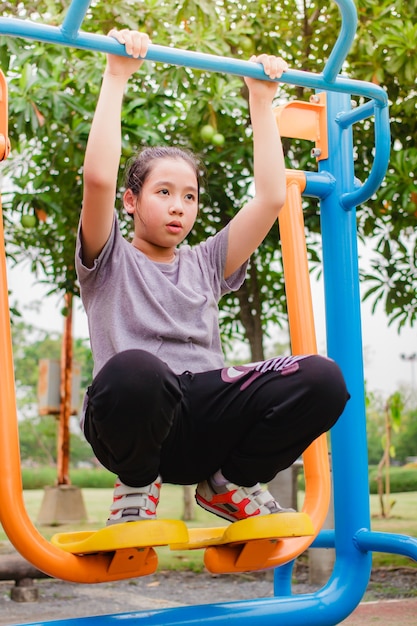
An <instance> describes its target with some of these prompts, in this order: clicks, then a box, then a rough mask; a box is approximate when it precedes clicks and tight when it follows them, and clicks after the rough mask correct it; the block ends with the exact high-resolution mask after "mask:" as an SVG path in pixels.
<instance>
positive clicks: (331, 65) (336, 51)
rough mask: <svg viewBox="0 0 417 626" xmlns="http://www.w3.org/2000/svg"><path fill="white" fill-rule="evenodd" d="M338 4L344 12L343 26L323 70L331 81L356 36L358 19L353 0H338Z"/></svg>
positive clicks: (338, 70) (342, 12) (324, 75)
mask: <svg viewBox="0 0 417 626" xmlns="http://www.w3.org/2000/svg"><path fill="white" fill-rule="evenodd" d="M336 4H337V5H338V7H339V10H340V12H341V14H342V26H341V29H340V33H339V36H338V38H337V41H336V43H335V46H334V48H333V50H332V51H331V53H330V56H329V58H328V60H327V63H326V65H325V68H324V70H323V77H324V79H325V80H326V81H329V82H333V81H334V80H335V79H336V76H337V75H338V74H339V72H340V70H341V69H342V65H343V62H344V61H345V59H346V57H347V55H348V52H349V50H350V48H351V46H352V43H353V40H354V38H355V34H356V28H357V21H358V20H357V14H356V7H355V4H354V3H353V2H352V1H351V0H336Z"/></svg>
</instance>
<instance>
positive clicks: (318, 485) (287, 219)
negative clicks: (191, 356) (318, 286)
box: [279, 170, 330, 563]
mask: <svg viewBox="0 0 417 626" xmlns="http://www.w3.org/2000/svg"><path fill="white" fill-rule="evenodd" d="M305 185H306V181H305V175H304V173H303V172H297V171H293V170H287V198H286V202H285V205H284V207H283V209H282V210H281V213H280V215H279V228H280V234H281V249H282V256H283V265H284V275H285V286H286V295H287V307H288V319H289V326H290V335H291V348H292V353H293V354H316V353H317V344H316V333H315V326H314V314H313V304H312V297H311V287H310V275H309V270H308V259H307V247H306V241H305V235H304V218H303V210H302V202H301V194H302V192H303V190H304V189H305ZM303 460H304V474H305V481H306V493H305V499H304V506H303V511H304V512H305V513H308V515H309V516H310V518H311V520H312V522H313V526H314V529H315V535H314V536H313V537H295V538H291V539H286V540H285V541H284V542H283V547H282V551H281V552H280V562H281V563H285V562H288V561H290V560H292V559H294V558H296V557H297V556H298V555H299V554H301V553H302V552H304V551H305V550H306V549H307V548H308V547H309V545H311V543H312V542H313V540H314V538H315V537H316V536H317V534H318V533H319V531H320V529H321V527H322V525H323V522H324V520H325V518H326V515H327V511H328V508H329V502H330V470H329V458H328V449H327V438H326V435H321V436H320V437H319V438H318V439H316V440H315V441H314V442H313V443H312V444H311V445H310V446H309V447H308V448H307V450H306V451H305V452H304V454H303Z"/></svg>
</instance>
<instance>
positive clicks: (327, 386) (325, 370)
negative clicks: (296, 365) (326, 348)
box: [303, 355, 350, 421]
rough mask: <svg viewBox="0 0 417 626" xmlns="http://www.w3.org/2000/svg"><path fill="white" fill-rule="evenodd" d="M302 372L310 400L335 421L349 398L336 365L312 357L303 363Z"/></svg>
mask: <svg viewBox="0 0 417 626" xmlns="http://www.w3.org/2000/svg"><path fill="white" fill-rule="evenodd" d="M303 372H304V383H305V384H306V385H308V387H309V389H310V393H311V396H312V399H313V398H314V399H315V400H316V402H317V404H318V405H320V406H322V410H323V411H324V412H325V414H327V415H329V417H330V415H333V416H334V421H336V419H337V418H338V417H339V416H340V414H341V413H342V412H343V409H344V408H345V405H346V403H347V401H348V400H349V398H350V394H349V392H348V390H347V387H346V382H345V379H344V376H343V373H342V370H341V369H340V367H339V366H338V364H337V363H336V362H335V361H333V360H332V359H329V358H327V357H324V356H320V355H313V356H311V357H309V358H308V359H306V360H305V361H304V362H303Z"/></svg>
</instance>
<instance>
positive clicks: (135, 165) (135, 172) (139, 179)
mask: <svg viewBox="0 0 417 626" xmlns="http://www.w3.org/2000/svg"><path fill="white" fill-rule="evenodd" d="M157 159H183V160H184V161H186V162H187V163H188V164H189V165H190V166H191V168H192V169H193V170H194V171H195V175H196V178H197V188H198V198H200V183H201V176H202V174H201V163H200V161H199V159H198V158H197V157H196V155H195V154H194V153H193V152H191V151H190V150H186V149H184V148H177V147H175V146H159V147H158V146H152V147H148V148H143V149H142V150H141V151H140V152H139V153H138V154H137V155H136V156H135V157H133V158H132V159H131V160H130V161H129V163H128V166H127V171H126V176H125V188H126V189H131V190H132V191H133V193H134V194H135V196H139V195H140V193H141V191H142V187H143V185H144V183H145V181H146V179H147V178H148V176H149V174H150V172H151V171H152V167H153V162H154V161H156V160H157Z"/></svg>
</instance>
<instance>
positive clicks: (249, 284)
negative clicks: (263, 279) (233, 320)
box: [236, 263, 264, 361]
mask: <svg viewBox="0 0 417 626" xmlns="http://www.w3.org/2000/svg"><path fill="white" fill-rule="evenodd" d="M236 295H237V297H238V299H239V306H240V320H241V322H242V324H243V327H244V329H245V334H246V337H247V339H248V341H249V346H250V351H251V360H252V361H263V360H264V348H263V329H262V318H261V313H262V302H261V298H260V291H259V286H258V276H257V272H256V267H255V264H254V263H251V264H250V266H249V276H248V278H247V280H246V281H245V282H244V283H243V285H242V287H240V289H239V290H238V291H237V292H236Z"/></svg>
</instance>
